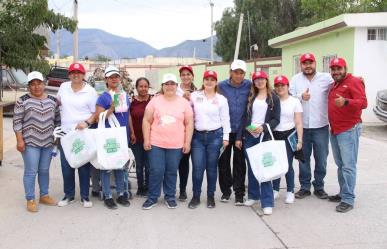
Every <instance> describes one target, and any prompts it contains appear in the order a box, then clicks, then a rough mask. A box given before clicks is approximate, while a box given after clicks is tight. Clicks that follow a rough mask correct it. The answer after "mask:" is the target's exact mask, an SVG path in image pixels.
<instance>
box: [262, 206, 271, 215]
mask: <svg viewBox="0 0 387 249" xmlns="http://www.w3.org/2000/svg"><path fill="white" fill-rule="evenodd" d="M272 213H273V208H272V207H265V208H263V214H264V215H271V214H272Z"/></svg>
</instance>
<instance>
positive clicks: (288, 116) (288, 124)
mask: <svg viewBox="0 0 387 249" xmlns="http://www.w3.org/2000/svg"><path fill="white" fill-rule="evenodd" d="M295 112H302V105H301V102H300V101H299V100H298V99H297V98H295V97H293V96H289V98H287V99H286V100H284V101H282V100H281V118H280V123H279V125H278V126H277V127H276V128H275V129H274V130H276V131H288V130H290V129H293V128H294V127H295V123H294V113H295Z"/></svg>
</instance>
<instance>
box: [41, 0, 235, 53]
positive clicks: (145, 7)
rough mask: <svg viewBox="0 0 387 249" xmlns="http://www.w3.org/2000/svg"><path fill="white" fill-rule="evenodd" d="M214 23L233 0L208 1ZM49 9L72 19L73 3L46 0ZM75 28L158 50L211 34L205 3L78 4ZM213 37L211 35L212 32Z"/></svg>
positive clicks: (87, 0) (119, 0)
mask: <svg viewBox="0 0 387 249" xmlns="http://www.w3.org/2000/svg"><path fill="white" fill-rule="evenodd" d="M212 2H213V3H214V22H216V21H217V20H220V19H221V17H222V13H223V11H224V9H225V8H228V7H233V5H234V4H233V0H212ZM48 3H49V8H50V9H53V10H54V11H55V12H57V13H61V14H64V15H65V16H68V17H72V15H73V1H71V0H49V1H48ZM78 20H79V22H78V27H79V28H98V29H102V30H104V31H107V32H109V33H112V34H115V35H119V36H123V37H131V38H134V39H137V40H140V41H143V42H146V43H148V44H149V45H151V46H153V47H154V48H157V49H161V48H165V47H172V46H175V45H177V44H179V43H181V42H183V41H185V40H199V39H204V38H207V37H209V36H210V34H211V7H210V1H209V0H164V1H162V0H78ZM214 34H215V32H214Z"/></svg>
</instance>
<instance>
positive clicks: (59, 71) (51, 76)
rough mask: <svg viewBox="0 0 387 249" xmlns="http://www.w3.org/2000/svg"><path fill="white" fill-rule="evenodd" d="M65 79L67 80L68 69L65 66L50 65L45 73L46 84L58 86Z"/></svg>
mask: <svg viewBox="0 0 387 249" xmlns="http://www.w3.org/2000/svg"><path fill="white" fill-rule="evenodd" d="M65 81H69V71H68V69H67V68H66V67H58V66H54V67H52V68H51V70H50V72H49V73H48V75H47V85H48V86H54V87H59V86H60V84H62V83H63V82H65Z"/></svg>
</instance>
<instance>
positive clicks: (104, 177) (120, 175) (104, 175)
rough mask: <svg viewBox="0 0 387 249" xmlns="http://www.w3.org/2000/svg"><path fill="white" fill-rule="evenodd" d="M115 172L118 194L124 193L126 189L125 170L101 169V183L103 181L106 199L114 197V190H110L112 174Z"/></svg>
mask: <svg viewBox="0 0 387 249" xmlns="http://www.w3.org/2000/svg"><path fill="white" fill-rule="evenodd" d="M112 172H113V174H114V179H115V181H116V185H115V186H116V192H117V195H119V196H120V195H123V194H124V191H125V185H124V170H123V169H115V170H101V171H100V175H101V183H102V192H103V196H104V197H105V199H109V198H112V191H111V190H110V175H111V173H112Z"/></svg>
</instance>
